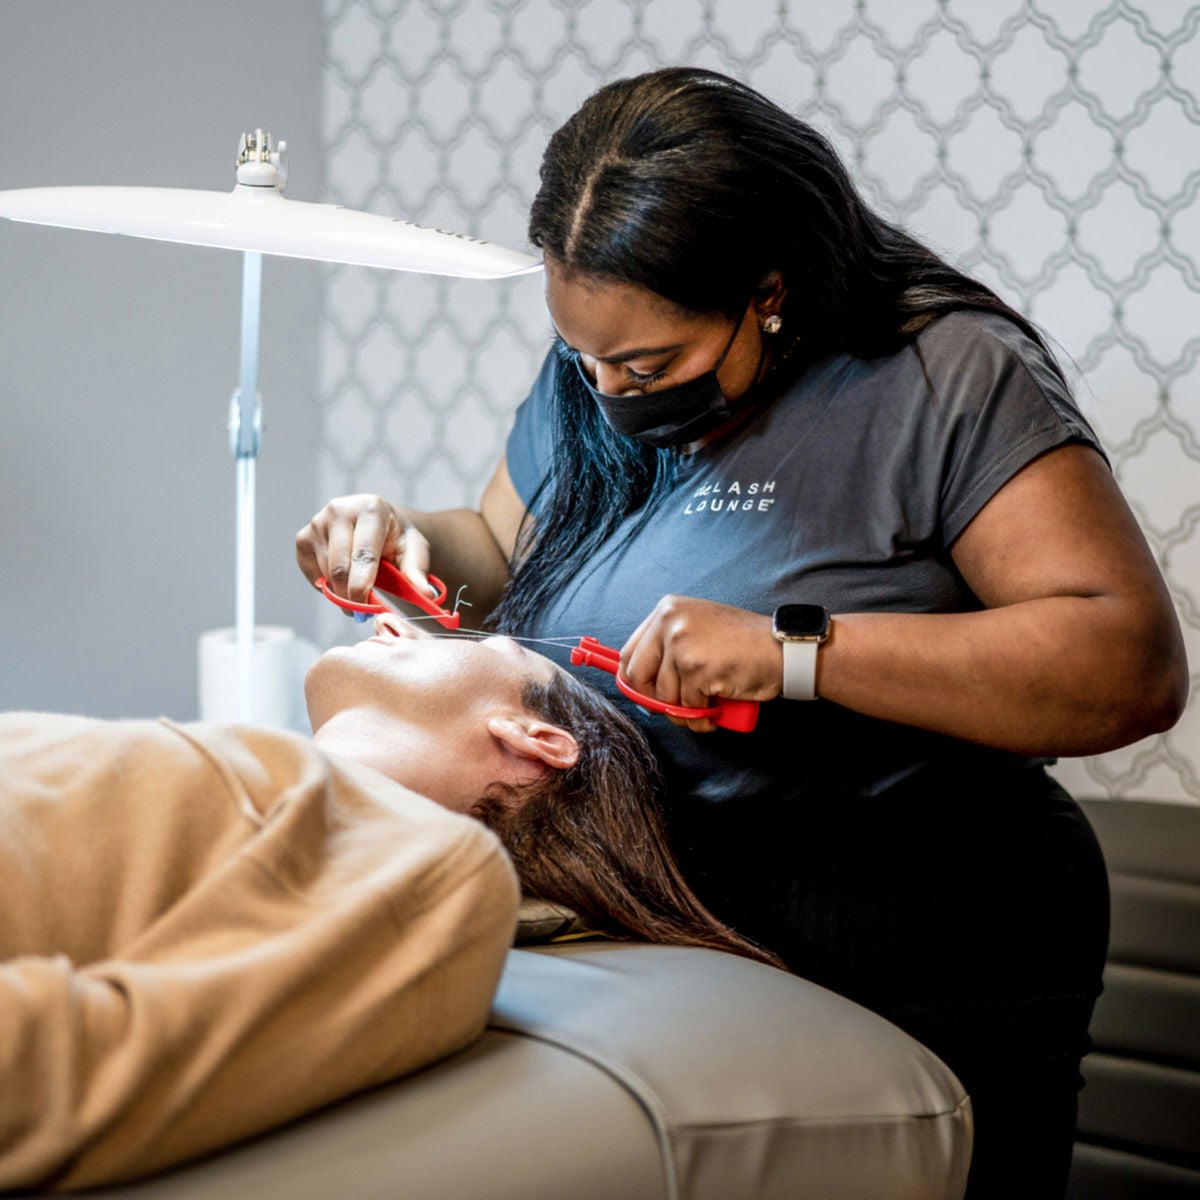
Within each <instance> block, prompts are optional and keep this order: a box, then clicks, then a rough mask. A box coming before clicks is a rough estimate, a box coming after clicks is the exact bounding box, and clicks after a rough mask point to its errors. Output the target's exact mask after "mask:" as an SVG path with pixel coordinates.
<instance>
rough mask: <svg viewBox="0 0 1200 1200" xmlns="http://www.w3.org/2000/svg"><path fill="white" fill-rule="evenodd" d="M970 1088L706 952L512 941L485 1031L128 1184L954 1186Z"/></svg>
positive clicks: (898, 1193) (719, 1189) (570, 1196)
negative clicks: (427, 1061)
mask: <svg viewBox="0 0 1200 1200" xmlns="http://www.w3.org/2000/svg"><path fill="white" fill-rule="evenodd" d="M970 1147H971V1112H970V1103H969V1101H968V1099H967V1098H966V1096H965V1094H964V1092H963V1089H962V1087H961V1085H960V1084H959V1082H958V1081H957V1079H955V1077H954V1076H953V1075H952V1074H951V1072H950V1071H949V1070H948V1069H947V1068H946V1067H945V1066H944V1065H943V1064H942V1063H941V1062H940V1061H939V1060H938V1059H937V1058H935V1057H934V1056H933V1055H932V1054H931V1053H929V1052H928V1051H927V1050H925V1049H924V1048H923V1047H922V1046H920V1045H919V1044H918V1043H916V1042H915V1041H913V1040H912V1039H911V1038H909V1037H908V1036H907V1035H905V1034H903V1033H901V1032H900V1031H899V1030H898V1029H896V1028H895V1027H894V1026H892V1025H890V1024H889V1023H888V1022H886V1021H884V1020H883V1019H881V1018H880V1017H877V1016H876V1015H874V1014H873V1013H870V1012H868V1011H867V1010H865V1009H863V1008H860V1007H859V1006H857V1005H855V1004H852V1003H850V1002H849V1001H847V1000H844V999H842V998H841V997H838V996H835V995H834V994H832V993H831V992H828V991H826V990H824V989H823V988H820V987H817V986H815V985H814V984H810V983H807V982H805V981H804V980H801V979H798V978H795V977H794V976H790V975H787V974H785V973H783V972H781V971H776V970H774V969H772V968H770V967H765V966H762V965H760V964H757V963H753V962H749V961H747V960H744V959H740V958H735V957H733V956H731V955H727V954H721V953H718V952H716V951H710V950H695V949H680V948H675V947H665V946H647V945H630V944H622V943H615V942H607V941H596V940H586V941H575V942H566V943H560V944H555V945H544V946H536V947H534V948H521V949H514V950H513V951H511V952H510V954H509V959H508V963H507V966H506V969H505V973H504V976H503V979H502V981H501V984H500V988H499V991H498V993H497V996H496V1000H495V1003H494V1005H493V1009H492V1016H491V1020H490V1022H489V1027H488V1029H487V1031H486V1032H485V1034H484V1036H483V1037H482V1038H481V1039H480V1040H479V1041H477V1042H476V1043H475V1044H473V1045H472V1046H470V1047H468V1048H467V1049H466V1050H464V1051H462V1052H460V1053H459V1054H456V1055H454V1056H452V1057H451V1058H448V1059H445V1060H443V1061H442V1062H440V1063H438V1064H436V1065H434V1066H432V1067H430V1068H428V1069H426V1070H424V1071H422V1072H420V1073H418V1074H416V1075H411V1076H409V1077H407V1078H404V1079H401V1080H398V1081H397V1082H395V1083H393V1084H390V1085H388V1086H386V1087H383V1088H379V1089H377V1090H375V1091H373V1092H370V1093H367V1094H364V1095H359V1096H357V1097H353V1098H351V1099H349V1100H347V1101H345V1102H343V1103H340V1104H337V1105H334V1106H332V1107H330V1108H328V1109H326V1110H324V1111H322V1112H320V1113H317V1114H314V1115H313V1116H311V1117H308V1118H306V1119H304V1120H302V1121H298V1122H296V1123H294V1124H292V1125H290V1126H288V1127H286V1128H284V1129H281V1130H277V1131H275V1132H274V1133H271V1134H267V1135H264V1136H262V1137H260V1138H257V1139H255V1140H253V1141H250V1142H246V1143H243V1144H242V1145H239V1146H236V1147H233V1148H231V1149H229V1150H227V1151H225V1152H223V1153H220V1154H216V1155H213V1156H212V1157H210V1158H207V1159H205V1160H202V1161H200V1162H195V1163H192V1164H190V1165H188V1166H185V1167H182V1168H179V1169H178V1170H175V1171H173V1172H170V1173H169V1174H165V1175H160V1176H158V1177H155V1178H151V1179H147V1180H143V1181H141V1182H138V1183H133V1184H128V1185H125V1186H123V1187H118V1188H111V1189H105V1190H101V1191H92V1192H87V1193H76V1195H88V1196H96V1197H108V1198H110V1200H118V1198H120V1200H199V1198H204V1200H210V1198H211V1200H216V1198H217V1197H220V1198H222V1200H224V1198H225V1197H253V1198H254V1200H394V1198H396V1197H413V1198H415V1200H614V1198H616V1197H620V1198H621V1200H676V1198H678V1200H775V1198H780V1200H782V1198H783V1197H814V1198H817V1200H953V1198H954V1197H958V1196H961V1194H962V1191H963V1187H964V1185H965V1180H966V1172H967V1164H968V1161H969V1158H970Z"/></svg>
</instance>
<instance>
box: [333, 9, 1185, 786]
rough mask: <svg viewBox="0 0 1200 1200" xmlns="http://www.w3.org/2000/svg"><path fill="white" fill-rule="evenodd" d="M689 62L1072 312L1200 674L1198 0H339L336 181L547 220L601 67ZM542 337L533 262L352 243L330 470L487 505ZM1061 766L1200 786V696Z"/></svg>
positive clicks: (466, 221) (604, 76) (340, 314)
mask: <svg viewBox="0 0 1200 1200" xmlns="http://www.w3.org/2000/svg"><path fill="white" fill-rule="evenodd" d="M681 62H687V63H694V64H697V65H701V66H710V67H714V68H716V69H718V70H722V71H725V72H727V73H729V74H733V75H736V76H738V77H740V78H742V79H744V80H746V81H747V82H749V83H751V84H752V85H754V86H756V87H758V88H759V89H760V90H762V91H764V92H766V93H767V94H768V95H769V96H771V97H772V98H773V99H775V100H776V101H777V102H778V103H780V104H782V105H783V106H785V107H787V108H789V109H791V110H792V111H794V112H796V113H797V114H799V115H800V116H802V117H803V118H805V119H806V120H808V121H811V122H812V123H813V124H815V125H816V126H818V127H819V128H820V129H822V130H823V131H824V132H825V133H826V134H827V135H828V136H829V137H830V138H831V139H832V140H833V142H834V143H835V144H836V145H837V146H838V148H839V150H840V151H841V152H842V154H843V155H844V156H845V158H846V160H847V162H848V164H849V165H850V166H851V168H852V170H853V172H854V174H855V176H856V178H857V179H858V181H859V183H860V185H861V186H862V188H863V190H864V192H865V193H866V194H867V196H868V197H869V198H870V199H871V201H872V202H873V203H874V204H875V205H876V206H877V207H878V208H879V209H880V210H882V211H883V212H885V213H886V214H887V215H889V216H890V217H891V218H893V219H895V220H898V221H900V222H901V223H903V224H905V225H907V226H908V227H909V228H911V229H912V230H913V231H914V232H916V233H917V234H918V236H921V237H922V238H924V239H925V240H926V241H928V242H930V243H931V244H933V245H935V246H936V247H937V248H938V249H939V250H941V251H942V252H943V253H945V254H946V255H947V256H948V257H950V258H952V259H953V260H954V261H956V262H957V263H958V264H959V265H961V266H963V267H964V268H966V269H968V270H969V271H972V272H973V273H975V274H977V275H978V276H980V277H981V278H983V279H984V280H986V281H987V282H988V283H990V284H991V285H992V286H993V287H995V288H996V289H997V290H998V291H999V292H1000V293H1001V294H1002V295H1004V296H1005V297H1006V298H1007V299H1009V300H1010V301H1011V302H1013V303H1014V304H1015V305H1016V306H1018V307H1019V308H1021V309H1022V310H1024V311H1025V312H1027V313H1028V314H1029V315H1031V316H1032V318H1033V319H1034V320H1035V321H1036V322H1037V323H1038V324H1039V325H1040V326H1041V327H1042V328H1043V329H1044V330H1045V331H1046V332H1047V333H1048V334H1049V335H1050V337H1051V338H1052V340H1053V341H1054V343H1055V344H1056V347H1057V349H1058V350H1059V351H1060V358H1061V359H1062V361H1063V363H1064V366H1065V367H1066V369H1067V370H1068V373H1069V375H1070V377H1071V379H1072V382H1073V383H1074V385H1075V387H1076V390H1077V394H1078V396H1079V399H1080V402H1081V404H1082V406H1083V408H1084V410H1085V412H1086V413H1087V415H1088V416H1089V418H1090V419H1091V420H1092V421H1093V422H1094V424H1095V425H1096V427H1097V429H1098V431H1099V433H1100V434H1101V436H1102V438H1103V439H1104V442H1105V445H1106V447H1107V449H1108V451H1109V454H1110V456H1111V458H1112V461H1113V464H1114V467H1115V469H1116V471H1117V475H1118V478H1119V479H1120V482H1121V485H1122V487H1123V489H1124V491H1125V494H1126V496H1127V497H1128V498H1129V500H1130V502H1131V503H1132V505H1133V507H1134V509H1135V510H1136V512H1137V515H1138V517H1139V519H1140V521H1141V522H1142V526H1143V528H1144V530H1145V532H1146V535H1147V537H1148V539H1149V541H1150V544H1151V546H1152V547H1153V548H1154V550H1155V552H1156V554H1157V555H1158V558H1159V561H1160V563H1161V565H1162V567H1163V570H1164V572H1165V574H1166V577H1167V579H1168V581H1169V584H1170V587H1171V591H1172V594H1173V596H1174V598H1175V602H1176V605H1177V607H1178V610H1179V613H1180V616H1181V619H1182V621H1183V623H1184V628H1185V632H1186V635H1187V638H1188V646H1189V653H1190V659H1191V663H1192V666H1193V680H1194V681H1195V679H1196V672H1197V671H1200V528H1198V527H1200V414H1198V412H1197V403H1196V402H1197V396H1198V393H1200V365H1198V360H1200V204H1198V203H1197V193H1198V192H1200V5H1198V4H1196V3H1191V2H1187V0H1139V2H1134V0H1111V2H1110V3H1107V4H1104V3H1097V2H1096V0H991V2H990V3H988V4H986V5H985V4H981V3H978V2H977V0H976V2H969V0H857V2H855V3H851V2H848V0H847V2H845V3H837V2H833V3H826V4H820V5H818V4H811V3H803V2H802V0H326V3H325V55H324V73H323V74H324V97H323V111H324V139H325V144H324V147H323V151H324V163H325V185H324V188H325V198H326V199H328V200H336V201H337V202H339V203H343V204H347V205H350V206H352V207H355V208H361V209H366V210H369V211H374V212H383V213H388V214H389V215H399V216H404V217H406V218H408V219H412V220H416V221H419V222H422V223H424V224H432V225H438V226H441V227H443V228H448V229H456V230H461V231H463V232H468V233H471V234H474V235H476V236H479V237H483V238H488V239H491V240H494V241H498V242H501V243H506V244H509V245H512V246H515V247H524V246H525V245H526V243H525V233H524V230H525V213H526V210H527V207H528V204H529V201H530V199H531V198H532V195H533V191H534V189H535V187H536V182H537V165H538V161H539V158H540V155H541V151H542V147H543V146H544V144H545V140H546V137H547V135H548V134H549V133H550V131H551V130H553V129H554V128H555V127H556V126H557V125H558V124H559V123H560V122H561V121H562V120H563V119H564V118H565V117H566V116H568V115H569V114H570V112H572V111H573V110H574V108H575V107H576V106H577V105H578V104H579V103H580V102H581V101H582V100H583V99H584V97H585V96H587V95H588V94H589V93H590V92H591V91H592V90H594V89H595V87H597V86H598V85H599V84H600V83H602V82H604V81H606V80H609V79H612V78H617V77H620V76H622V75H629V74H633V73H636V72H638V71H641V70H645V69H649V68H651V67H655V66H660V65H665V64H669V63H681ZM548 338H549V328H548V324H547V320H546V317H545V314H544V310H543V307H542V300H541V285H540V281H539V280H538V279H537V278H534V279H527V280H519V281H513V282H510V283H504V284H488V283H476V282H462V281H455V282H449V281H443V280H436V279H429V278H423V277H420V276H409V275H397V274H391V273H388V272H377V271H367V270H361V269H351V268H330V269H329V270H328V272H327V274H326V276H325V279H324V282H323V287H322V328H321V335H320V346H319V350H320V360H321V396H322V416H321V457H320V486H321V490H322V492H323V494H327V495H331V496H332V495H336V494H340V493H343V492H348V491H379V492H382V493H384V494H386V495H388V496H390V497H392V498H394V499H396V500H400V501H405V502H411V503H413V504H416V505H418V506H419V507H423V508H437V507H444V506H447V505H473V504H474V503H475V502H476V501H477V499H478V496H479V492H480V490H481V487H482V485H483V483H484V482H485V481H486V479H487V478H488V476H489V475H490V473H491V471H492V469H493V467H494V464H495V462H496V460H497V459H498V457H499V455H500V454H501V452H502V449H503V440H504V435H505V433H506V431H507V428H508V423H509V420H510V416H511V413H512V410H513V408H514V407H515V406H516V404H517V403H519V401H520V400H521V398H522V396H523V394H524V391H525V389H526V388H527V386H528V384H529V382H530V381H531V380H532V378H533V376H534V373H535V370H536V367H537V364H538V362H539V361H540V358H541V356H542V354H543V353H544V350H545V348H546V346H547V344H548ZM323 619H325V620H326V626H325V628H324V631H323V632H324V633H325V635H326V637H327V640H336V639H337V638H338V637H340V636H343V635H344V633H345V631H344V629H343V628H342V625H341V623H340V622H337V620H336V616H335V614H332V613H330V614H328V616H325V615H324V614H323ZM1196 691H1200V689H1197V688H1196V687H1195V686H1193V692H1196ZM1058 773H1059V775H1060V778H1062V779H1063V780H1064V782H1065V783H1066V784H1067V785H1068V786H1069V787H1071V788H1072V790H1073V791H1075V793H1076V794H1078V795H1115V794H1121V795H1126V796H1145V797H1157V798H1162V799H1172V800H1179V801H1184V802H1200V698H1197V700H1196V701H1194V702H1193V704H1192V705H1191V706H1190V708H1189V711H1188V713H1187V715H1186V716H1185V717H1184V719H1183V721H1182V722H1181V723H1180V724H1179V725H1178V726H1177V727H1176V728H1175V729H1174V730H1172V731H1171V732H1170V733H1168V734H1166V735H1164V736H1162V737H1158V738H1153V739H1148V740H1146V741H1144V742H1140V743H1138V744H1137V745H1135V746H1132V747H1129V748H1127V749H1125V750H1123V751H1119V752H1117V753H1114V754H1109V755H1105V756H1103V757H1098V758H1092V759H1083V760H1072V761H1069V762H1065V763H1063V764H1061V765H1060V767H1059V768H1058Z"/></svg>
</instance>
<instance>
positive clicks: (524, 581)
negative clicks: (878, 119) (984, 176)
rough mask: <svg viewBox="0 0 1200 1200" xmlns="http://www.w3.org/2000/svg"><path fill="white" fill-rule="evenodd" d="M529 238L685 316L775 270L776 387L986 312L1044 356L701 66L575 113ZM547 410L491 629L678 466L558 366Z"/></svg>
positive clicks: (531, 611) (791, 121)
mask: <svg viewBox="0 0 1200 1200" xmlns="http://www.w3.org/2000/svg"><path fill="white" fill-rule="evenodd" d="M529 237H530V240H531V241H532V242H533V244H534V245H536V246H538V247H540V248H541V250H542V251H543V253H544V254H545V256H546V257H547V258H549V259H552V260H553V261H554V262H555V263H556V265H558V266H559V267H560V268H562V269H563V270H565V271H567V272H569V273H571V274H578V275H582V276H585V277H592V278H596V279H600V280H607V281H613V282H620V283H624V284H632V285H635V286H637V287H641V288H645V289H646V290H648V291H650V292H654V293H657V294H658V295H659V296H662V297H665V298H666V299H667V300H669V301H671V302H673V303H674V304H676V305H678V306H679V307H680V308H681V309H682V310H684V311H685V312H688V313H710V312H716V313H723V314H725V315H727V316H729V317H731V318H732V317H737V316H738V315H740V314H741V313H742V312H744V311H745V308H746V305H747V303H748V302H749V300H750V298H752V297H753V296H754V295H755V294H756V290H757V289H759V288H762V287H764V285H765V283H766V281H767V279H768V277H769V276H770V275H771V272H773V271H779V272H780V274H781V275H782V277H783V281H784V283H785V285H786V288H787V293H786V297H785V299H784V302H783V305H782V308H781V310H780V316H781V317H782V320H783V332H782V333H781V334H780V335H779V337H780V338H781V339H784V344H785V345H786V344H789V343H790V345H791V347H792V350H791V352H790V353H789V354H788V355H787V357H786V366H785V367H782V368H780V369H778V370H777V371H776V372H775V378H774V379H772V378H771V376H770V375H769V376H768V379H767V380H766V381H764V383H770V384H772V385H775V386H777V385H779V384H780V383H781V382H784V381H785V379H781V378H780V376H781V375H783V374H784V373H785V372H788V373H795V372H796V371H798V370H799V369H801V368H802V367H803V366H804V365H805V364H806V363H811V362H813V361H815V360H816V359H818V358H822V357H825V356H826V355H829V354H833V353H837V352H846V353H849V354H852V355H855V356H856V357H861V358H875V357H878V356H880V355H883V354H888V353H892V352H894V351H895V350H897V349H899V348H900V347H901V346H902V345H904V344H905V343H906V342H908V341H910V340H911V339H913V338H914V337H915V336H916V334H917V333H919V332H920V331H921V329H923V328H924V327H925V326H926V325H928V324H929V323H930V322H931V321H933V320H934V319H936V318H937V317H939V316H941V315H943V314H945V313H948V312H951V311H954V310H955V309H964V308H973V309H982V310H985V311H988V312H995V313H1001V314H1003V315H1004V316H1006V317H1008V318H1009V319H1010V320H1011V321H1013V322H1014V323H1015V324H1016V325H1018V326H1019V327H1020V328H1021V329H1022V330H1023V331H1024V332H1025V333H1026V334H1028V335H1029V336H1030V337H1032V338H1033V339H1034V340H1035V341H1036V342H1038V343H1039V344H1043V343H1042V339H1041V338H1040V336H1039V335H1038V333H1037V331H1036V330H1035V329H1034V328H1033V327H1032V326H1031V325H1030V323H1029V322H1028V321H1027V320H1026V319H1025V318H1024V317H1022V316H1021V315H1020V314H1019V313H1017V312H1015V311H1014V310H1013V309H1011V308H1010V307H1009V306H1008V305H1007V304H1005V303H1004V302H1003V301H1002V300H1001V299H1000V298H999V297H998V296H997V295H996V294H995V293H994V292H992V291H991V290H990V289H989V288H987V287H985V286H984V285H983V284H982V283H979V282H978V281H976V280H974V279H971V278H970V277H969V276H966V275H964V274H962V272H960V271H957V270H955V269H954V268H953V267H951V266H950V265H949V264H948V263H946V262H945V261H944V260H943V259H941V258H940V257H939V256H938V255H937V254H935V253H934V252H933V251H932V250H930V249H929V248H928V247H927V246H924V245H922V244H921V243H920V242H918V241H917V240H916V239H914V238H912V237H911V236H909V235H908V234H907V233H905V232H904V231H903V230H901V229H899V228H897V227H896V226H894V225H891V224H889V223H888V222H887V221H885V220H883V219H882V218H881V217H880V216H878V215H877V214H876V213H874V212H872V211H871V209H870V208H868V207H867V205H866V204H865V203H864V201H863V199H862V198H861V197H860V196H859V194H858V192H857V191H856V190H855V188H854V185H853V184H852V183H851V181H850V177H849V175H848V174H847V172H846V169H845V167H844V166H843V165H842V163H841V161H840V159H839V158H838V156H837V154H836V152H835V151H834V149H833V147H832V146H830V144H829V143H828V142H827V141H826V140H825V139H824V138H823V137H822V136H821V135H820V134H819V133H817V131H816V130H814V129H812V128H811V127H810V126H808V125H806V124H805V123H804V122H803V121H800V120H799V119H797V118H796V117H793V116H792V115H790V114H789V113H787V112H785V111H784V110H783V109H781V108H779V107H778V106H777V105H775V104H773V103H772V102H771V101H770V100H768V99H767V98H766V97H765V96H762V95H760V94H759V93H758V92H756V91H754V89H752V88H750V87H747V86H746V85H745V84H742V83H739V82H737V81H736V80H734V79H730V78H728V77H727V76H724V75H720V74H717V73H716V72H713V71H706V70H701V69H699V68H693V67H672V68H667V69H665V70H661V71H654V72H650V73H649V74H645V75H639V76H636V77H634V78H632V79H624V80H619V81H618V82H616V83H611V84H608V85H607V86H605V87H603V88H601V89H600V90H599V91H598V92H596V93H595V94H594V95H592V96H591V97H590V98H589V99H588V100H587V101H585V102H584V104H583V106H582V107H581V108H580V109H579V111H578V112H577V113H576V114H575V115H574V116H573V117H571V118H570V119H569V120H568V121H567V122H566V123H565V124H564V125H563V126H562V127H561V128H560V129H558V130H557V131H556V132H555V133H554V134H553V136H552V137H551V138H550V141H549V144H548V145H547V147H546V152H545V155H544V157H543V159H542V166H541V186H540V188H539V190H538V193H537V196H536V197H535V198H534V201H533V206H532V208H531V210H530V216H529ZM560 350H561V347H560ZM781 357H782V356H781ZM760 386H762V385H760ZM554 408H555V412H554V420H555V428H554V429H553V431H552V432H553V436H554V446H555V453H554V460H553V462H552V463H551V466H550V470H549V473H548V475H547V477H546V479H545V480H544V481H543V483H542V486H541V487H540V489H539V491H538V493H537V495H536V496H535V498H534V500H533V503H532V504H531V506H530V511H531V514H532V516H533V523H532V524H530V525H528V526H527V529H526V533H525V536H523V537H522V539H521V540H520V542H519V544H518V547H517V552H516V555H515V556H514V561H513V563H512V564H510V566H511V571H510V581H509V586H508V588H507V590H506V592H505V595H504V597H503V599H502V601H501V603H500V605H499V607H498V608H497V609H496V611H495V613H494V614H493V618H492V619H493V622H494V623H495V624H496V625H497V626H498V627H499V628H503V629H510V630H520V629H523V628H528V627H529V625H530V623H531V622H532V621H533V620H534V619H535V618H536V616H537V615H538V613H540V612H541V611H542V610H543V609H544V608H545V606H546V604H547V603H548V602H549V601H550V600H552V599H553V598H554V597H555V596H557V595H558V594H559V593H561V592H562V591H563V589H564V587H565V586H566V585H567V584H568V583H569V582H570V581H571V580H572V579H575V578H577V577H578V576H579V574H580V573H581V572H582V571H583V570H585V569H586V568H588V566H589V564H590V565H591V566H592V567H593V568H594V566H595V556H596V552H597V550H598V549H599V547H600V546H601V545H602V544H603V543H604V542H605V541H606V540H607V539H608V538H609V536H610V535H611V534H612V532H613V531H614V530H615V529H616V528H617V526H618V525H619V524H620V523H621V522H622V521H623V520H624V519H625V518H626V517H628V516H629V515H630V514H632V513H634V512H636V511H638V510H639V509H643V512H644V513H646V514H648V513H649V512H650V510H651V508H652V506H653V503H654V501H655V499H656V498H657V495H658V494H660V493H662V492H663V491H665V490H666V489H667V488H668V487H669V485H670V482H671V479H672V475H673V471H674V467H675V463H676V461H677V458H676V452H675V451H672V450H654V449H651V448H649V447H647V446H645V445H643V444H642V443H640V442H637V441H635V440H633V439H631V438H627V437H624V436H622V435H620V434H617V433H615V432H614V431H613V430H612V429H611V428H610V427H609V425H608V424H607V422H606V421H605V420H604V418H603V416H602V415H601V414H600V413H599V412H598V411H597V408H596V405H595V404H594V402H593V401H592V400H591V398H590V397H589V396H588V394H587V392H586V391H585V390H584V388H583V387H582V386H581V385H580V383H579V380H578V377H577V375H576V372H575V370H574V367H573V365H572V364H571V363H570V361H569V360H568V358H567V357H566V355H565V354H560V361H559V364H558V371H557V376H556V381H555V406H554Z"/></svg>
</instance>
